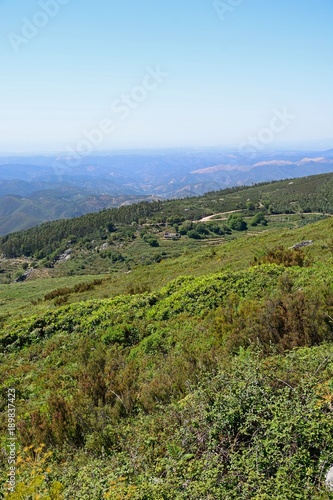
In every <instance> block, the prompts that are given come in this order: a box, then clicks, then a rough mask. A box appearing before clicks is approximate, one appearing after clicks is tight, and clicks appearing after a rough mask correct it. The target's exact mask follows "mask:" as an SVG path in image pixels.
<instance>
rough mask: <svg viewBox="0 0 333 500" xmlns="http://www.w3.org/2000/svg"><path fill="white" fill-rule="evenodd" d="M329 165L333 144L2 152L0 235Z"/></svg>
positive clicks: (318, 170) (332, 167)
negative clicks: (81, 154) (252, 151)
mask: <svg viewBox="0 0 333 500" xmlns="http://www.w3.org/2000/svg"><path fill="white" fill-rule="evenodd" d="M332 171H333V149H329V150H326V151H263V152H258V153H256V155H255V157H253V155H249V156H247V155H244V154H243V153H241V152H240V151H232V150H221V149H217V148H211V149H198V150H185V149H175V150H160V151H122V152H108V153H105V154H99V155H91V156H89V157H87V158H83V159H82V160H81V162H80V163H79V165H76V166H75V167H73V166H71V162H70V161H68V159H66V158H65V157H63V156H61V155H57V156H56V155H53V156H52V155H50V156H45V155H44V156H42V155H39V156H4V157H0V234H7V233H10V232H14V231H18V230H22V229H27V228H29V227H33V226H35V225H37V224H40V223H42V222H45V221H51V220H55V219H60V218H69V217H75V216H79V215H83V214H85V213H89V212H93V211H99V210H102V209H105V208H110V207H116V206H121V205H122V204H128V203H133V202H138V201H141V200H147V199H148V200H149V199H158V198H159V199H172V198H186V197H191V196H197V195H201V194H204V193H206V192H209V191H216V190H219V189H223V188H226V187H232V186H239V185H251V184H255V183H258V182H266V181H272V180H278V179H288V178H295V177H302V176H306V175H315V174H321V173H327V172H332Z"/></svg>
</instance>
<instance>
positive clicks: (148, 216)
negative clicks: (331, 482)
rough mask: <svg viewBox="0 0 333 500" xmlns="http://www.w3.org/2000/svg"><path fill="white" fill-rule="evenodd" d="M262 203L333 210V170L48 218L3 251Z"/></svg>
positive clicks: (4, 243) (30, 252)
mask: <svg viewBox="0 0 333 500" xmlns="http://www.w3.org/2000/svg"><path fill="white" fill-rule="evenodd" d="M237 209H238V210H247V212H248V213H251V212H253V211H254V210H256V209H257V210H258V209H260V210H261V211H262V212H264V213H268V214H282V213H285V214H292V213H299V212H302V213H307V212H321V213H333V174H323V175H317V176H310V177H305V178H301V179H294V180H293V181H279V182H272V183H268V184H267V183H266V184H258V185H254V186H252V187H250V188H248V187H238V188H237V187H235V188H229V189H225V190H223V191H217V192H212V193H208V194H207V195H204V196H200V197H193V198H186V199H184V200H171V201H163V202H162V201H154V202H152V203H148V202H142V203H138V204H135V205H130V206H123V207H120V208H118V209H110V210H102V211H101V212H98V213H92V214H88V215H85V216H82V217H78V218H74V219H68V220H60V221H55V222H51V223H45V224H42V225H41V226H38V227H35V228H32V229H29V230H27V231H22V232H18V233H13V234H10V235H6V236H4V237H1V238H0V252H1V253H3V254H4V255H5V256H7V257H18V256H21V255H26V256H36V257H37V258H43V257H45V256H49V255H50V254H52V253H54V252H59V251H61V249H62V248H65V247H66V245H68V241H77V240H81V239H86V240H89V241H91V240H94V239H96V238H97V239H98V238H104V239H106V238H107V237H108V235H109V233H110V232H112V231H113V230H114V228H115V225H118V226H124V225H125V226H128V225H131V224H144V223H146V222H155V223H162V224H166V223H168V224H170V225H174V224H180V223H182V222H184V221H187V220H190V221H192V220H198V219H201V218H202V217H204V216H207V215H211V214H214V213H218V212H227V211H230V210H237Z"/></svg>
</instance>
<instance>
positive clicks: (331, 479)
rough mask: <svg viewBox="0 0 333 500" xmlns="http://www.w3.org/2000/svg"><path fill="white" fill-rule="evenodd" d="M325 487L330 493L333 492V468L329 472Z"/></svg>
mask: <svg viewBox="0 0 333 500" xmlns="http://www.w3.org/2000/svg"><path fill="white" fill-rule="evenodd" d="M325 485H326V488H327V489H328V490H329V491H333V466H332V467H331V468H330V469H329V470H328V471H327V474H326V478H325Z"/></svg>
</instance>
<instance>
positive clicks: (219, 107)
mask: <svg viewBox="0 0 333 500" xmlns="http://www.w3.org/2000/svg"><path fill="white" fill-rule="evenodd" d="M332 26H333V2H332V0H316V1H315V0H279V1H277V0H215V1H214V0H168V1H167V2H166V1H161V0H159V1H157V0H123V1H120V0H98V1H96V2H92V1H88V0H80V1H79V0H38V1H35V0H0V37H1V42H0V60H1V70H2V71H1V79H0V138H1V141H0V151H1V152H22V151H29V152H40V151H76V150H77V151H84V150H85V148H86V149H89V147H90V148H93V149H94V150H96V151H97V150H102V149H103V150H106V149H120V148H121V149H131V148H165V147H167V148H169V147H170V148H171V147H211V146H213V147H234V146H236V145H239V144H243V143H244V142H248V141H249V137H252V138H258V137H261V138H262V140H263V141H266V142H267V143H269V146H270V147H277V146H278V145H280V144H300V143H302V144H303V143H304V144H309V145H310V144H314V143H319V142H320V141H323V140H326V142H327V140H329V139H333V127H332V125H333V99H332V89H333V64H332V63H333V58H332V54H333V30H332ZM277 116H279V117H280V118H279V121H278V122H277V118H276V117H277ZM281 116H282V118H281ZM252 140H253V139H252ZM332 146H333V140H332ZM332 146H331V147H332Z"/></svg>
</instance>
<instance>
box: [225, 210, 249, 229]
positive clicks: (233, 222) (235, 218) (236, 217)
mask: <svg viewBox="0 0 333 500" xmlns="http://www.w3.org/2000/svg"><path fill="white" fill-rule="evenodd" d="M227 224H228V226H229V227H230V229H233V230H234V231H246V229H247V224H246V222H245V220H244V219H243V217H242V216H241V215H240V214H230V215H229V217H228V221H227Z"/></svg>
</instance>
